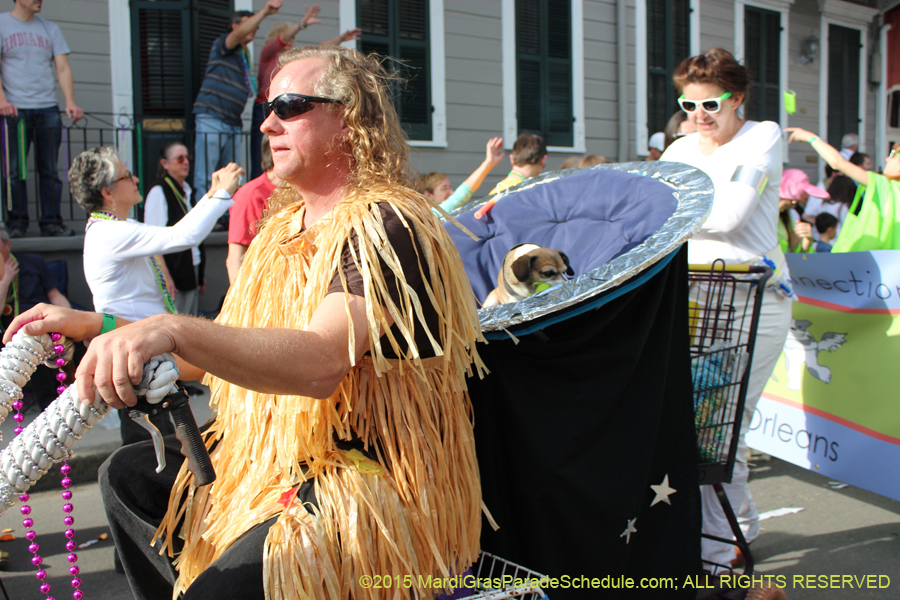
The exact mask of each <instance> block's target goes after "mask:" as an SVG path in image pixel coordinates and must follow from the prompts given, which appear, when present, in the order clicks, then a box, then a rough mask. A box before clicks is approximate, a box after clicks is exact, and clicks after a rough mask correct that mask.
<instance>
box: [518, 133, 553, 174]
mask: <svg viewBox="0 0 900 600" xmlns="http://www.w3.org/2000/svg"><path fill="white" fill-rule="evenodd" d="M545 156H547V144H546V143H544V138H542V137H541V136H539V135H537V134H535V133H523V134H521V135H520V136H519V137H518V138H517V139H516V143H515V144H513V147H512V157H513V164H514V165H515V166H517V167H524V166H525V165H536V164H538V163H539V162H541V159H542V158H544V157H545Z"/></svg>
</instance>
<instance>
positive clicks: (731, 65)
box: [672, 48, 750, 102]
mask: <svg viewBox="0 0 900 600" xmlns="http://www.w3.org/2000/svg"><path fill="white" fill-rule="evenodd" d="M672 80H673V81H674V82H675V87H676V88H678V91H679V92H681V91H682V90H684V86H686V85H687V84H689V83H713V84H715V85H718V86H719V87H721V88H722V89H724V90H725V91H726V92H731V93H732V94H742V95H743V96H744V102H746V101H747V98H748V97H749V93H750V72H749V71H748V70H747V67H745V66H744V65H742V64H741V63H739V62H738V61H737V59H735V58H734V56H733V55H732V54H731V52H729V51H728V50H723V49H722V48H712V49H711V50H707V51H706V52H704V53H703V54H699V55H697V56H691V57H690V58H686V59H684V61H682V63H681V64H680V65H678V68H677V69H675V74H674V75H673V76H672Z"/></svg>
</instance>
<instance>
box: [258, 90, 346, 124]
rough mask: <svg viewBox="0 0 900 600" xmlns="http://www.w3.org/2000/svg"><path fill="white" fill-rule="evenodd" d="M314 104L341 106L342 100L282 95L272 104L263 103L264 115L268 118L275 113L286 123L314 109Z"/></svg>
mask: <svg viewBox="0 0 900 600" xmlns="http://www.w3.org/2000/svg"><path fill="white" fill-rule="evenodd" d="M314 102H319V103H322V104H340V103H341V101H340V100H333V99H331V98H319V97H318V96H306V95H304V94H281V95H280V96H275V98H274V99H273V100H272V101H271V102H263V113H264V114H265V116H266V118H267V119H268V118H269V115H270V114H271V113H272V112H274V113H275V116H276V117H278V118H279V119H281V120H283V121H286V120H288V119H292V118H294V117H296V116H299V115H302V114H303V113H305V112H309V111H311V110H312V109H313V106H315V104H313V103H314Z"/></svg>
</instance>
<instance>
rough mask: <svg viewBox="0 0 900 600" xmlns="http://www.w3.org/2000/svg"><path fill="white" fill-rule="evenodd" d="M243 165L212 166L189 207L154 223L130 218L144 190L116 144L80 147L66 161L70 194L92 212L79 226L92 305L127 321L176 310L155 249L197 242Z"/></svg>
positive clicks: (225, 204)
mask: <svg viewBox="0 0 900 600" xmlns="http://www.w3.org/2000/svg"><path fill="white" fill-rule="evenodd" d="M243 172H244V170H243V169H242V168H241V167H239V166H238V165H236V164H234V163H231V164H229V165H228V166H227V167H225V168H223V169H221V170H219V171H216V172H215V173H214V174H213V180H212V181H213V183H212V189H211V190H210V191H209V192H208V193H207V194H206V195H205V196H204V197H203V198H202V199H201V200H200V202H198V203H197V205H196V206H195V207H194V209H193V210H191V211H190V212H189V213H188V214H187V215H185V217H184V218H183V219H181V220H180V221H179V222H178V223H177V224H175V225H173V226H171V227H156V226H153V225H146V224H144V223H139V222H137V221H134V220H131V219H128V213H129V211H130V210H131V207H133V206H135V205H136V204H138V203H140V202H141V200H142V198H141V193H140V191H139V189H138V185H137V184H138V178H137V177H135V176H134V175H132V174H131V172H130V171H128V170H127V169H126V168H125V165H124V164H122V161H121V160H119V157H118V155H117V154H116V151H115V149H114V148H109V147H105V148H92V149H90V150H86V151H84V152H82V153H81V154H79V155H78V156H77V157H76V158H75V160H74V161H73V163H72V168H71V169H69V181H70V186H71V190H72V196H74V198H75V200H76V201H77V202H78V204H80V205H81V207H82V208H83V209H84V210H85V211H86V212H87V213H88V214H89V215H90V219H89V220H88V224H87V228H86V230H85V234H84V275H85V278H86V279H87V282H88V285H89V286H90V288H91V293H92V294H93V296H94V309H95V310H96V311H97V312H100V313H109V314H112V315H115V316H117V317H122V318H125V319H128V320H129V321H137V320H139V319H144V318H146V317H150V316H153V315H158V314H161V313H164V312H170V313H171V312H174V308H173V306H172V299H171V295H170V290H169V289H168V288H167V286H166V282H165V278H164V277H163V274H162V270H161V268H160V265H159V263H158V261H157V260H156V259H155V258H154V256H155V255H157V254H167V253H169V252H179V251H181V250H185V249H188V248H191V247H192V246H196V245H198V244H199V243H200V242H202V241H203V239H204V238H205V237H206V236H207V235H209V233H210V231H212V228H213V226H214V225H215V222H216V219H218V218H219V217H220V216H222V215H223V214H224V213H225V211H227V210H228V208H229V207H230V206H231V204H232V202H231V195H232V194H233V193H234V191H235V190H236V189H237V186H238V183H239V177H240V176H241V174H243Z"/></svg>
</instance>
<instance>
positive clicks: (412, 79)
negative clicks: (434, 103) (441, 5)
mask: <svg viewBox="0 0 900 600" xmlns="http://www.w3.org/2000/svg"><path fill="white" fill-rule="evenodd" d="M357 14H358V15H359V27H361V28H362V30H363V36H362V39H361V43H360V50H361V51H362V52H365V53H370V52H375V53H377V54H381V55H383V56H391V57H393V58H395V59H398V60H399V61H401V63H400V64H399V65H396V64H395V65H393V68H396V69H399V70H400V75H401V76H402V77H403V79H404V81H405V83H404V85H403V86H402V87H400V88H397V89H394V90H392V91H393V95H394V103H395V107H396V108H397V113H398V114H399V116H400V122H401V124H402V125H403V128H404V129H405V130H406V133H407V135H409V138H410V139H412V140H430V139H431V137H432V131H431V73H430V68H429V67H430V64H431V63H430V61H431V59H430V54H429V51H430V49H429V39H428V34H429V18H428V1H427V0H358V2H357Z"/></svg>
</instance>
